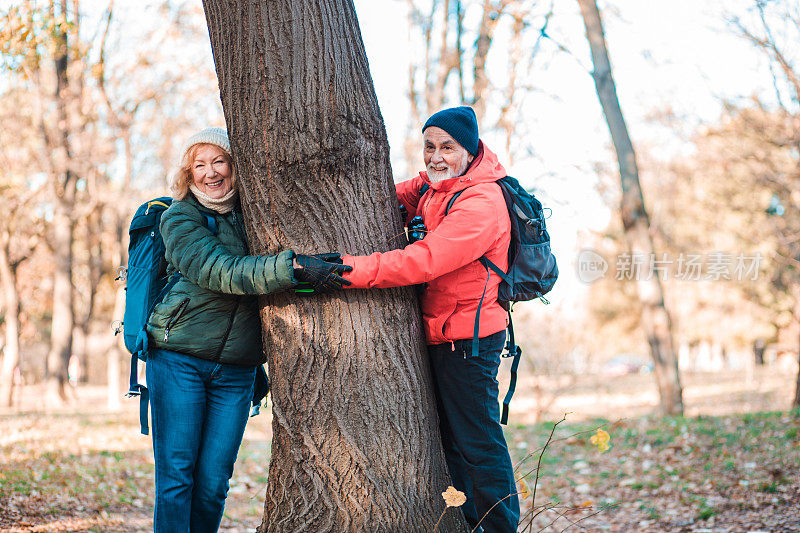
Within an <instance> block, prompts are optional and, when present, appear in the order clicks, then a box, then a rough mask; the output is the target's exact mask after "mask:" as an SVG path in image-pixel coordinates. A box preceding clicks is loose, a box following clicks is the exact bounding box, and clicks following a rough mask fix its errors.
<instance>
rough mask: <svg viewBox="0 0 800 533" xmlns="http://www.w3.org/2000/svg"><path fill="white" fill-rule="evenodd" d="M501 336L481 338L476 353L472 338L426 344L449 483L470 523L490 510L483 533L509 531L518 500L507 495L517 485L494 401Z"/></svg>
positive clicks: (511, 531) (511, 532) (513, 526)
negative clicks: (460, 498) (457, 492)
mask: <svg viewBox="0 0 800 533" xmlns="http://www.w3.org/2000/svg"><path fill="white" fill-rule="evenodd" d="M505 338H506V333H505V331H500V332H498V333H495V334H493V335H489V336H488V337H484V338H482V339H480V344H479V347H480V349H479V353H478V355H476V356H475V357H473V356H472V339H466V340H460V341H456V343H455V349H453V345H451V344H449V343H447V344H434V345H429V346H428V354H429V356H430V363H431V370H432V372H433V383H434V390H435V392H436V407H437V409H438V411H439V429H440V431H441V434H442V444H443V446H444V453H445V458H446V459H447V468H448V470H449V471H450V477H451V478H452V480H453V486H454V487H455V488H457V489H458V490H460V491H462V492H463V493H464V494H466V496H467V502H466V503H465V504H464V505H463V506H462V510H463V511H464V516H465V517H466V519H467V522H469V524H470V527H475V525H476V524H477V523H478V521H479V520H480V519H481V518H482V517H483V515H484V514H485V513H486V512H487V511H489V509H492V511H491V512H490V513H489V514H488V515H487V516H486V518H484V519H483V521H482V522H481V527H482V528H483V530H484V531H485V532H486V533H514V532H516V531H517V526H518V523H519V499H518V498H517V496H509V494H515V493H516V492H517V489H516V483H515V482H514V471H513V467H512V466H511V458H510V457H509V455H508V446H507V445H506V440H505V437H504V436H503V430H502V428H501V426H500V406H499V403H498V399H497V396H498V383H497V368H498V367H499V365H500V352H501V351H502V349H503V343H504V342H505ZM507 496H509V497H507ZM503 498H505V499H503ZM500 500H502V501H500ZM498 501H500V503H497V502H498ZM496 503H497V505H496V506H495V507H494V508H492V506H493V505H495V504H496Z"/></svg>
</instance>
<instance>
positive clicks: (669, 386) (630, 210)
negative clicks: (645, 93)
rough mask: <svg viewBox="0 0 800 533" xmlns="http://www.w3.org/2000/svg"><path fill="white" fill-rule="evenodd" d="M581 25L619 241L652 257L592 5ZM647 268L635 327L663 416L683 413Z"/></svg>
mask: <svg viewBox="0 0 800 533" xmlns="http://www.w3.org/2000/svg"><path fill="white" fill-rule="evenodd" d="M578 4H579V5H580V8H581V15H582V16H583V21H584V25H585V26H586V36H587V38H588V40H589V46H590V48H591V53H592V63H593V64H594V72H593V73H592V76H593V78H594V81H595V87H596V88H597V96H598V98H599V100H600V104H601V106H602V108H603V113H604V115H605V117H606V122H607V124H608V129H609V131H610V133H611V139H612V141H613V143H614V149H615V150H616V153H617V161H618V163H619V172H620V183H621V185H622V203H621V206H620V215H621V217H622V225H623V228H624V230H625V237H626V240H627V243H628V248H629V250H630V253H631V255H632V256H641V257H645V258H647V259H648V260H649V259H650V258H651V257H655V254H654V248H653V241H652V238H651V236H650V221H649V218H648V216H647V211H646V209H645V205H644V196H643V194H642V189H641V185H640V184H639V170H638V168H637V163H636V153H635V152H634V149H633V144H632V143H631V139H630V136H629V135H628V129H627V126H626V125H625V119H624V118H623V115H622V110H621V108H620V105H619V99H618V98H617V90H616V86H615V84H614V78H613V76H612V73H611V62H610V61H609V59H608V50H607V47H606V43H605V36H604V34H603V26H602V22H601V20H600V12H599V11H598V9H597V4H596V2H595V1H594V0H578ZM650 267H651V265H650V264H649V263H648V262H646V263H645V264H644V265H642V269H641V272H640V273H639V275H637V279H636V286H637V290H638V297H639V300H640V302H641V304H642V308H641V310H642V316H641V323H642V327H643V329H644V333H645V335H646V337H647V342H648V344H649V345H650V353H651V355H652V356H653V362H654V363H655V375H656V381H657V382H658V390H659V395H660V400H661V402H660V406H661V410H662V411H663V412H665V413H668V414H682V413H683V397H682V395H683V393H682V389H681V383H680V376H679V374H678V357H677V353H676V350H675V345H674V341H673V334H672V322H671V319H670V315H669V312H668V311H667V308H666V306H665V304H664V291H663V288H662V286H661V280H660V278H659V277H658V276H657V275H655V276H652V275H650Z"/></svg>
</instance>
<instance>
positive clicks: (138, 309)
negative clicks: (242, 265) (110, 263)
mask: <svg viewBox="0 0 800 533" xmlns="http://www.w3.org/2000/svg"><path fill="white" fill-rule="evenodd" d="M170 205H172V198H169V197H166V196H162V197H160V198H155V199H153V200H150V201H148V202H145V203H143V204H142V205H140V206H139V208H138V209H137V210H136V212H135V213H134V215H133V219H132V220H131V225H130V228H129V229H128V234H129V236H130V242H129V243H128V266H127V268H125V267H120V269H119V275H118V277H117V279H118V280H124V281H125V282H126V285H125V315H124V317H123V321H122V324H121V326H120V327H118V328H117V331H116V333H119V332H120V331H122V332H123V339H124V341H125V348H127V350H128V351H129V352H130V354H131V371H130V384H129V387H128V392H127V393H126V394H125V396H126V397H128V398H132V397H136V396H138V397H139V399H140V402H139V423H140V424H141V431H142V434H144V435H147V434H148V433H149V427H148V423H147V407H148V404H149V401H150V394H149V392H148V390H147V387H146V386H145V385H142V384H141V383H139V372H138V370H139V368H138V366H139V365H138V361H139V360H141V361H147V353H148V350H149V346H148V344H149V342H148V337H147V320H148V318H149V317H150V313H152V312H153V308H154V307H155V305H156V303H157V302H159V301H161V299H162V298H163V297H164V296H165V295H166V294H167V293H168V292H169V290H170V289H171V288H172V286H173V285H175V283H177V282H178V280H179V279H180V277H181V274H180V273H179V272H176V273H175V274H173V275H172V276H167V260H166V258H165V257H164V252H165V248H164V239H163V238H162V237H161V232H160V231H159V225H160V224H161V216H162V215H163V214H164V211H166V210H167V208H169V206H170ZM204 217H205V223H206V226H207V227H208V229H210V230H211V232H212V233H213V234H214V235H216V234H217V233H218V232H219V228H218V227H217V221H216V220H215V219H214V217H213V216H211V215H208V214H204ZM256 371H257V374H256V382H255V383H256V384H255V390H254V393H253V407H252V410H251V416H255V415H256V414H258V411H259V406H260V404H261V399H262V398H264V396H266V395H267V393H268V392H269V379H268V378H267V374H266V372H265V371H264V367H263V366H262V365H259V366H258V367H257V368H256Z"/></svg>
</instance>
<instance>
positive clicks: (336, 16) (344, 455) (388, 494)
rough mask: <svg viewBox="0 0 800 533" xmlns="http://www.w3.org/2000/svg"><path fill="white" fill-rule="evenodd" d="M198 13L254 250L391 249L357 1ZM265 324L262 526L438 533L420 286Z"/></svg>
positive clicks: (355, 296) (230, 6) (443, 482)
mask: <svg viewBox="0 0 800 533" xmlns="http://www.w3.org/2000/svg"><path fill="white" fill-rule="evenodd" d="M204 5H205V9H206V16H207V18H208V26H209V31H210V35H211V43H212V48H213V52H214V59H215V63H216V66H217V74H218V77H219V82H220V90H221V95H222V103H223V108H224V110H225V117H226V122H227V124H228V131H229V132H230V136H231V145H232V149H233V153H234V163H235V168H236V171H237V175H238V176H239V178H238V179H239V180H240V183H241V188H240V190H241V192H242V201H243V206H244V209H245V217H246V222H247V230H248V236H249V238H250V246H251V250H252V251H253V253H275V252H277V251H278V250H279V249H281V248H285V247H290V248H292V249H294V250H296V251H297V252H298V253H312V252H319V251H330V250H346V251H348V252H351V253H357V254H364V253H370V252H375V251H386V250H389V249H390V248H393V247H395V246H396V245H397V244H398V242H397V240H393V236H394V235H398V234H399V233H400V230H401V225H400V217H399V212H398V211H397V209H396V200H395V193H394V187H393V185H392V179H391V171H390V167H389V154H388V145H387V140H386V133H385V129H384V125H383V120H382V118H381V115H380V112H379V110H378V105H377V100H376V97H375V93H374V89H373V86H372V81H371V79H370V76H369V69H368V66H367V60H366V55H365V52H364V48H363V44H362V41H361V36H360V31H359V27H358V23H357V20H356V15H355V9H354V7H353V4H352V2H350V1H348V0H338V1H332V2H302V3H299V2H291V1H289V0H278V1H272V2H263V3H261V2H254V3H248V4H242V3H238V2H223V1H220V0H206V1H205V2H204ZM287 21H291V22H290V23H287ZM261 317H262V322H263V327H264V334H263V338H264V345H265V349H266V353H267V358H268V361H267V363H268V365H269V372H270V376H271V378H272V399H273V415H274V417H273V445H272V457H271V461H270V467H269V481H268V485H267V495H266V503H265V509H264V521H263V523H262V525H261V527H260V528H259V531H261V532H281V533H284V532H287V531H309V530H311V531H364V530H377V531H409V532H411V531H420V532H421V531H430V530H431V528H432V527H433V524H434V523H435V522H436V520H437V518H438V517H439V515H440V513H441V509H442V500H441V496H440V492H441V491H442V490H443V489H444V488H446V487H447V485H448V479H447V474H446V467H445V463H444V457H443V452H442V450H441V443H440V440H439V438H438V432H437V424H436V418H437V417H436V414H435V409H434V405H433V398H432V390H431V385H430V376H429V370H428V366H427V359H426V355H425V346H424V340H423V337H422V330H421V323H420V319H419V309H418V307H417V305H416V303H415V300H414V298H413V297H412V291H411V290H410V289H408V288H406V289H393V290H383V291H353V292H349V291H345V292H343V293H340V294H336V295H334V296H328V297H316V298H310V299H298V298H297V297H295V296H293V295H292V294H291V293H289V294H280V295H274V296H271V297H266V298H263V299H262V311H261ZM459 515H460V513H459ZM445 518H446V520H448V522H447V523H446V524H444V525H441V524H440V526H439V527H440V530H442V531H461V530H464V525H463V522H462V519H461V518H460V517H459V516H457V515H456V513H448V516H447V517H445Z"/></svg>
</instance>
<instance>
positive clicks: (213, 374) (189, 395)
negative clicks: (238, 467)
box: [147, 350, 255, 533]
mask: <svg viewBox="0 0 800 533" xmlns="http://www.w3.org/2000/svg"><path fill="white" fill-rule="evenodd" d="M254 379H255V368H254V367H240V366H234V365H226V364H218V363H214V362H212V361H206V360H204V359H199V358H197V357H193V356H191V355H186V354H182V353H177V352H171V351H167V350H152V351H151V352H150V354H149V355H148V360H147V386H148V388H149V389H150V405H151V407H152V413H153V414H152V418H153V452H154V454H155V461H156V468H155V470H156V505H155V517H154V523H153V528H154V531H155V532H156V533H178V532H180V533H187V532H191V533H201V532H207V531H208V532H215V531H217V529H218V528H219V523H220V521H221V520H222V511H223V509H224V507H225V497H226V496H227V494H228V480H229V479H230V478H231V475H233V464H234V463H235V462H236V455H237V453H238V451H239V445H240V444H241V443H242V435H243V434H244V427H245V424H246V423H247V415H248V410H249V407H250V402H251V399H252V397H253V381H254Z"/></svg>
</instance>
